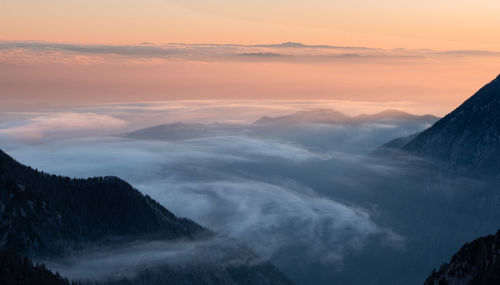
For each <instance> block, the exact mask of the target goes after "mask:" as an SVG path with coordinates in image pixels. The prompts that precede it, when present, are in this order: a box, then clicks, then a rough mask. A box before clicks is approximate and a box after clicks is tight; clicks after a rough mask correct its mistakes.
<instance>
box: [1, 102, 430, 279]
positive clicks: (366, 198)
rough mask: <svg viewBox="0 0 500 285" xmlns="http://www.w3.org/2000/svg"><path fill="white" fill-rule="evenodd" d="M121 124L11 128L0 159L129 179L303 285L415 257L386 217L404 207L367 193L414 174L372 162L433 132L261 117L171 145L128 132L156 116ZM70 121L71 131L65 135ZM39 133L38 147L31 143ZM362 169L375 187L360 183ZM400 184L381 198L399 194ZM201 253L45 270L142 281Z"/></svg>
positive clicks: (15, 124)
mask: <svg viewBox="0 0 500 285" xmlns="http://www.w3.org/2000/svg"><path fill="white" fill-rule="evenodd" d="M129 107H133V106H129ZM149 109H150V108H149V107H148V110H149ZM119 110H122V111H119ZM228 110H229V111H228V112H230V113H231V112H232V111H234V110H231V108H228ZM122 112H123V108H122V107H121V108H116V106H107V107H106V108H101V109H96V110H85V111H81V110H80V114H83V115H79V116H69V117H70V118H73V119H75V118H76V119H78V120H82V118H83V121H85V122H89V119H88V117H90V118H95V117H96V116H98V117H102V118H103V119H104V117H105V116H112V117H113V118H114V119H113V120H111V121H110V122H112V123H113V124H99V123H96V122H93V121H92V119H90V122H91V123H78V124H77V123H74V122H73V121H71V120H61V119H60V117H61V116H63V115H61V114H56V115H51V116H48V115H43V118H44V120H42V119H29V118H28V119H26V118H16V117H13V118H10V119H9V120H6V121H5V122H4V123H3V128H2V129H1V130H0V136H2V137H1V138H2V140H3V143H4V144H3V146H2V148H3V149H4V150H5V151H6V152H7V153H9V154H10V155H12V156H13V157H15V158H16V159H17V160H19V161H20V162H22V163H25V164H28V165H31V166H33V167H35V168H38V169H40V170H43V171H45V172H49V173H55V174H59V175H67V176H71V177H89V176H108V175H112V176H118V177H121V178H123V179H124V180H126V181H127V182H129V183H131V184H132V185H133V186H134V187H135V188H137V189H139V190H140V191H141V192H143V193H145V194H148V195H150V196H151V197H152V198H154V199H156V200H157V201H159V202H160V203H161V204H162V205H163V206H165V207H166V208H167V209H169V210H171V211H172V212H173V213H174V214H176V215H178V216H181V217H188V218H190V219H193V220H194V221H196V222H198V223H200V224H201V225H203V226H205V227H208V228H209V229H212V230H214V231H215V232H217V233H218V234H219V235H220V236H221V237H224V239H230V240H236V241H239V242H241V243H243V244H245V245H247V246H248V247H249V248H251V249H252V250H254V251H255V252H256V253H257V254H258V255H259V256H260V258H262V260H271V261H272V262H273V263H274V264H276V265H277V266H278V267H279V268H280V269H282V270H284V271H285V273H286V274H289V275H290V276H291V277H292V278H294V279H295V280H296V281H299V283H301V282H302V280H303V278H306V277H307V276H309V277H308V278H310V276H311V274H313V275H316V274H317V276H316V277H314V278H317V281H318V283H321V282H322V281H321V280H323V281H324V280H329V279H328V278H327V276H331V275H332V274H334V273H335V272H337V273H338V272H351V273H352V270H353V268H354V267H353V265H352V263H353V260H354V259H356V258H358V257H360V256H364V255H370V254H373V250H374V248H375V249H381V250H382V251H384V252H385V253H386V254H387V256H393V255H403V254H406V253H407V252H408V250H409V249H408V242H409V241H412V240H413V238H414V237H413V236H409V234H413V232H410V231H406V228H405V227H401V225H400V224H399V223H398V222H395V220H394V217H392V216H388V215H387V212H388V210H387V209H390V208H391V207H394V205H397V204H394V203H392V202H390V201H392V199H393V198H391V195H392V194H390V193H389V192H380V193H379V194H376V193H375V192H368V193H369V194H366V193H367V192H366V191H368V190H367V187H366V184H365V182H366V181H368V180H369V179H370V177H375V176H378V175H381V176H383V177H390V176H394V175H395V174H398V175H400V174H401V173H414V172H415V171H414V170H412V169H404V168H401V167H399V166H397V165H391V164H387V163H381V162H380V161H378V160H377V159H372V158H369V157H367V155H369V153H370V152H372V151H374V150H375V149H377V148H378V147H379V146H380V145H382V144H383V143H385V142H388V141H390V140H392V139H394V138H397V137H401V136H407V135H409V134H412V133H414V132H417V131H420V130H422V129H424V128H425V127H426V126H427V125H428V122H422V121H419V120H417V119H415V118H413V119H409V120H384V121H372V122H370V121H363V122H361V123H359V122H358V123H349V124H339V123H333V122H331V123H324V122H323V123H317V122H300V121H299V122H296V123H290V124H286V125H282V124H280V125H272V124H271V125H266V126H262V125H256V124H252V123H251V122H252V121H255V120H257V119H258V117H257V118H253V119H252V120H247V121H250V123H243V122H240V123H234V121H229V122H228V121H222V122H221V123H219V124H213V123H211V122H209V123H208V124H204V125H202V126H203V127H202V128H201V131H200V128H193V125H192V124H184V125H180V126H181V127H180V128H178V127H176V128H173V129H172V128H167V130H168V131H169V132H170V133H169V134H168V135H169V136H165V134H161V133H158V132H151V131H150V130H149V131H147V132H145V133H146V134H147V136H143V137H140V138H139V137H134V136H131V135H129V134H128V132H129V131H134V130H136V129H137V128H138V126H139V125H140V124H144V123H145V122H148V121H149V120H150V118H151V117H150V115H151V114H150V113H148V111H145V110H140V109H139V110H137V109H135V110H134V112H133V116H132V115H131V113H129V112H130V110H129V111H127V112H125V113H122ZM88 114H92V115H88ZM245 116H247V115H246V114H245ZM39 117H40V116H39V115H38V117H37V115H35V118H39ZM54 118H56V119H54ZM130 118H133V120H131V119H130ZM240 119H241V118H240ZM42 121H43V123H41V122H42ZM61 121H63V122H66V124H65V125H64V127H61V128H58V127H57V125H59V124H60V122H61ZM51 122H53V123H54V124H52V125H51ZM138 122H140V123H138ZM190 122H191V123H193V121H190ZM203 123H205V122H203ZM40 126H41V127H42V128H40ZM94 126H95V128H93V127H94ZM206 129H208V130H209V131H206ZM153 130H155V129H153ZM174 131H175V132H178V134H175V133H172V132H174ZM31 132H35V133H37V134H39V135H38V136H31V135H26V136H25V135H23V134H29V133H31ZM186 134H188V135H186ZM171 136H173V137H175V139H169V138H170V137H171ZM353 168H356V169H358V170H357V172H359V171H362V172H360V173H364V174H367V173H369V175H365V176H364V177H363V176H361V177H353V175H354V176H355V174H352V173H353V171H352V169H353ZM405 175H406V174H405ZM397 184H398V182H393V183H392V184H389V185H388V186H387V187H386V186H384V185H382V186H380V185H378V186H375V187H378V188H381V189H383V188H388V189H393V188H395V187H396V188H399V186H397ZM403 189H404V187H403ZM384 195H387V196H384ZM372 196H375V197H372ZM385 198H387V199H385ZM384 199H385V200H387V201H389V202H387V201H386V202H383V201H385V200H384ZM384 203H385V204H384ZM381 205H382V206H381ZM384 207H385V208H384ZM207 242H210V245H211V246H214V243H213V241H204V242H201V244H206V243H207ZM200 248H202V247H200V243H193V242H178V243H175V244H170V243H164V242H158V243H151V244H150V243H146V244H143V243H138V244H133V245H128V246H127V247H122V248H113V249H105V250H103V249H100V250H98V251H96V252H87V253H85V254H84V255H83V256H74V257H73V259H71V260H56V261H49V263H48V266H49V268H52V269H55V270H58V271H60V272H61V273H62V274H64V275H67V276H69V277H72V278H78V279H80V278H84V277H85V276H87V275H92V276H94V277H96V278H108V277H110V276H122V275H123V274H125V273H124V272H134V271H133V270H132V271H130V270H129V271H127V270H126V268H129V267H134V266H135V265H137V264H141V266H142V265H144V264H153V263H160V264H161V263H163V262H166V263H169V264H170V263H171V262H172V261H173V260H175V261H176V262H177V261H179V262H180V261H181V260H184V261H183V262H187V263H189V262H195V261H196V260H199V259H200V258H199V257H198V255H197V254H198V253H200V252H203V250H201V249H200ZM172 256H175V258H172ZM179 256H182V258H180V257H179ZM187 256H189V257H190V258H187ZM193 256H194V257H193ZM353 258H354V259H353ZM367 260H369V259H367ZM115 261H116V262H115ZM298 261H300V262H299V263H298ZM97 268H98V269H99V270H97ZM312 268H314V270H312ZM374 268H375V267H374ZM120 270H122V271H123V272H122V271H120ZM311 270H312V271H311ZM132 274H133V273H132ZM125 277H127V276H125Z"/></svg>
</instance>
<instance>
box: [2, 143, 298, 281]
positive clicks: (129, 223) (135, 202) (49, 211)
mask: <svg viewBox="0 0 500 285" xmlns="http://www.w3.org/2000/svg"><path fill="white" fill-rule="evenodd" d="M213 236H215V233H213V232H211V231H209V230H207V229H205V228H203V227H202V226H200V225H198V224H196V223H195V222H193V221H191V220H188V219H185V218H178V217H176V216H175V215H174V214H173V213H171V212H170V211H168V210H167V209H165V208H164V207H163V206H161V205H160V204H159V203H157V202H156V201H155V200H153V199H151V198H150V197H149V196H146V195H143V194H141V193H140V192H139V191H138V190H136V189H134V188H133V187H132V186H130V185H129V184H128V183H126V182H125V181H123V180H121V179H119V178H116V177H96V178H88V179H71V178H68V177H61V176H56V175H49V174H46V173H43V172H40V171H38V170H34V169H32V168H30V167H27V166H24V165H22V164H20V163H18V162H17V161H15V160H14V159H13V158H11V157H10V156H8V155H7V154H5V153H4V152H2V151H1V150H0V248H7V249H9V250H13V251H15V252H17V253H19V254H21V255H23V256H27V257H32V258H34V259H37V260H50V259H59V258H63V257H65V256H78V255H79V254H81V253H82V252H83V253H85V252H86V251H87V250H89V249H95V248H99V249H102V252H105V250H104V249H106V248H107V247H108V248H111V249H112V248H113V247H116V246H118V245H123V244H125V245H126V244H128V243H132V242H136V241H148V240H149V241H155V240H160V241H173V242H175V241H179V240H182V241H184V242H190V241H202V240H205V239H209V238H211V237H213ZM227 244H229V241H228V242H227ZM218 251H219V252H218ZM110 252H113V251H112V250H110ZM190 254H196V252H192V253H190ZM205 254H207V253H205ZM208 254H210V255H214V256H208V257H205V258H201V260H196V262H195V264H193V265H191V264H183V266H182V268H180V267H177V266H176V265H175V264H170V263H165V262H163V263H162V264H161V266H160V265H156V264H144V265H141V266H139V265H137V266H138V267H140V268H141V270H140V271H139V272H140V274H139V275H138V276H139V277H140V278H141V280H154V282H152V281H151V282H150V283H147V282H142V283H141V282H134V281H130V280H129V279H128V278H125V279H123V280H122V283H120V284H129V283H127V282H132V283H130V284H160V283H161V284H170V283H168V282H167V281H166V279H168V280H178V281H179V282H176V283H177V284H241V283H244V282H243V280H245V282H247V283H248V284H291V282H290V281H289V280H288V278H286V277H285V276H284V275H283V274H281V273H280V272H279V271H278V270H277V269H276V268H275V267H274V266H273V265H272V264H270V263H269V262H266V261H262V260H261V259H260V258H259V257H258V256H257V255H255V254H253V252H251V250H249V249H247V248H246V247H244V246H240V245H238V246H236V247H234V246H233V247H232V248H231V247H228V246H226V247H217V248H215V249H214V250H209V251H208ZM242 255H243V256H245V257H246V259H243V260H240V259H239V256H242ZM219 256H222V257H223V258H225V259H228V258H230V259H231V260H239V262H238V263H235V262H231V263H227V264H226V262H225V260H223V259H220V258H219ZM248 256H250V258H248ZM218 258H219V259H218ZM133 264H134V266H135V263H133ZM158 268H161V269H162V270H159V269H158ZM165 272H169V273H168V274H166V273H165ZM139 277H138V278H139ZM90 278H92V276H90ZM210 280H219V281H220V282H215V283H214V282H209V281H210ZM136 281H137V280H136ZM181 281H182V282H181ZM108 283H109V282H108V281H107V280H104V281H103V283H102V284H108ZM56 284H57V283H56ZM109 284H115V283H109ZM116 284H118V283H116Z"/></svg>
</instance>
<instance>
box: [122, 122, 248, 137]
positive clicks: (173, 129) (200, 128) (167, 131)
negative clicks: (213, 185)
mask: <svg viewBox="0 0 500 285" xmlns="http://www.w3.org/2000/svg"><path fill="white" fill-rule="evenodd" d="M240 130H241V126H239V125H230V124H201V123H181V122H176V123H170V124H162V125H157V126H152V127H149V128H143V129H139V130H136V131H133V132H130V133H126V134H124V136H125V137H128V138H133V139H156V140H168V141H178V140H186V139H196V138H203V137H211V136H222V135H228V134H231V133H233V132H235V131H240Z"/></svg>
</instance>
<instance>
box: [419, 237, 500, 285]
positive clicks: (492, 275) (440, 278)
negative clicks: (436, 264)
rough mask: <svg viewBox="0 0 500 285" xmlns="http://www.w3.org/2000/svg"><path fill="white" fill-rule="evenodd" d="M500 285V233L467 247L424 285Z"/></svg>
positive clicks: (475, 241)
mask: <svg viewBox="0 0 500 285" xmlns="http://www.w3.org/2000/svg"><path fill="white" fill-rule="evenodd" d="M459 284H460V285H465V284H467V285H490V284H500V231H498V232H497V233H496V235H489V236H486V237H481V238H478V239H476V240H474V241H472V242H470V243H467V244H465V245H464V246H463V247H462V248H461V249H460V250H459V251H458V252H457V253H456V254H455V255H453V257H452V258H451V261H450V263H445V264H443V265H442V266H441V268H440V269H439V270H438V271H437V272H436V271H434V272H432V274H431V275H430V276H429V277H428V278H427V280H426V281H425V283H424V285H459Z"/></svg>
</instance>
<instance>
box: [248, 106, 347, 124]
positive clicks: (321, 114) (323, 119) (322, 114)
mask: <svg viewBox="0 0 500 285" xmlns="http://www.w3.org/2000/svg"><path fill="white" fill-rule="evenodd" d="M350 120H351V117H349V116H347V115H346V114H343V113H341V112H338V111H335V110H330V109H316V110H310V111H298V112H296V113H293V114H290V115H284V116H278V117H267V116H265V117H262V118H260V119H258V120H257V121H255V122H254V123H253V124H254V125H281V124H286V125H288V124H296V123H318V124H342V123H347V122H349V121H350Z"/></svg>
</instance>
